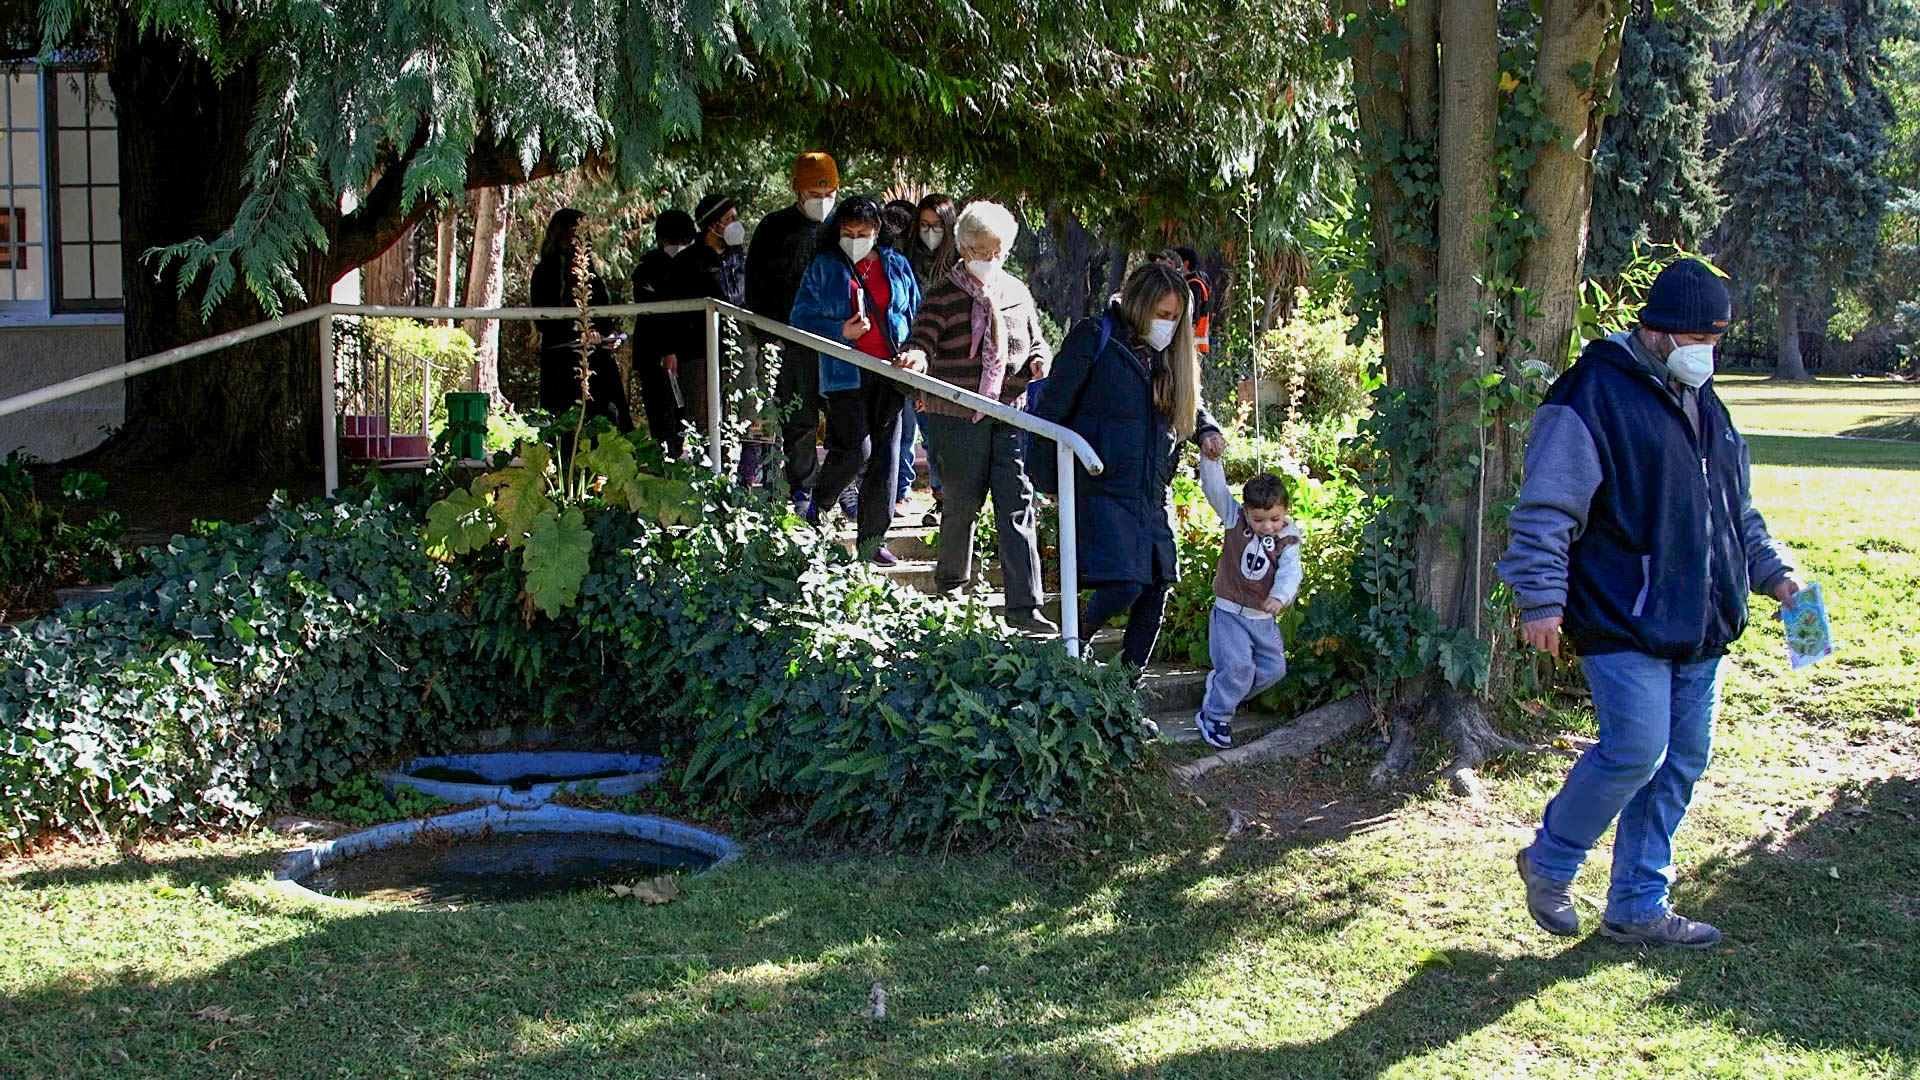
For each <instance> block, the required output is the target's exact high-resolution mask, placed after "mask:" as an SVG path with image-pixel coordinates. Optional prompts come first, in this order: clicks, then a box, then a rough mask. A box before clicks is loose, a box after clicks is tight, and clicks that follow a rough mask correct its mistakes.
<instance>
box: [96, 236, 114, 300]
mask: <svg viewBox="0 0 1920 1080" xmlns="http://www.w3.org/2000/svg"><path fill="white" fill-rule="evenodd" d="M93 281H94V285H95V286H96V287H97V288H98V289H99V290H100V294H99V295H100V299H102V300H118V299H120V247H119V245H117V244H95V245H93Z"/></svg>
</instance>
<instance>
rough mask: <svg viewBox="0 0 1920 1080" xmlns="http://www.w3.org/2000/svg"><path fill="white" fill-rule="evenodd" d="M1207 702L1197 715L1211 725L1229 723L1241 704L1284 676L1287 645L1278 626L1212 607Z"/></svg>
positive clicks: (1268, 620)
mask: <svg viewBox="0 0 1920 1080" xmlns="http://www.w3.org/2000/svg"><path fill="white" fill-rule="evenodd" d="M1207 653H1208V654H1209V655H1210V656H1212V657H1213V670H1212V671H1211V672H1208V673H1207V699H1206V701H1204V702H1202V703H1201V705H1200V713H1201V715H1203V716H1205V717H1206V718H1207V719H1208V720H1211V721H1213V722H1214V723H1220V722H1222V721H1231V720H1232V719H1233V713H1234V710H1235V709H1238V708H1239V707H1240V703H1241V702H1243V701H1245V700H1247V699H1248V698H1250V697H1252V696H1253V695H1255V694H1258V693H1260V692H1261V691H1263V690H1265V689H1267V688H1268V687H1270V686H1272V685H1274V684H1275V683H1277V682H1279V681H1280V680H1281V679H1283V678H1285V677H1286V674H1287V646H1286V643H1285V642H1284V641H1282V640H1281V639H1280V624H1279V623H1277V622H1275V621H1274V620H1272V619H1250V618H1248V617H1246V616H1245V615H1236V614H1234V613H1233V612H1231V611H1222V610H1220V609H1219V608H1214V609H1213V611H1212V613H1211V614H1210V615H1209V616H1208V621H1207Z"/></svg>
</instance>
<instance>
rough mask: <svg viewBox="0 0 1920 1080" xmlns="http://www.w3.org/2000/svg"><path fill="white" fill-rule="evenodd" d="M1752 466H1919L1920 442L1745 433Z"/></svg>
mask: <svg viewBox="0 0 1920 1080" xmlns="http://www.w3.org/2000/svg"><path fill="white" fill-rule="evenodd" d="M1745 438H1746V440H1747V447H1748V448H1749V449H1750V450H1751V451H1752V454H1753V463H1754V464H1755V465H1779V466H1785V467H1788V468H1811V469H1820V468H1826V469H1902V470H1904V469H1920V442H1916V443H1913V444H1912V445H1906V444H1904V443H1897V442H1866V441H1863V440H1859V439H1836V438H1833V437H1832V436H1829V435H1747V436H1745Z"/></svg>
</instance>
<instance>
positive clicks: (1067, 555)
mask: <svg viewBox="0 0 1920 1080" xmlns="http://www.w3.org/2000/svg"><path fill="white" fill-rule="evenodd" d="M1053 454H1054V461H1055V463H1056V466H1057V467H1058V468H1059V470H1060V472H1059V476H1060V483H1059V486H1060V507H1059V511H1060V640H1062V641H1064V642H1066V645H1067V655H1068V656H1079V655H1080V654H1081V648H1080V536H1079V532H1080V529H1079V525H1080V522H1079V520H1078V516H1079V515H1078V508H1077V507H1076V506H1075V504H1074V488H1075V487H1076V486H1077V481H1078V477H1076V476H1075V475H1074V459H1073V450H1072V448H1070V447H1069V446H1067V444H1066V443H1063V442H1056V443H1054V444H1053ZM1096 629H1097V628H1096Z"/></svg>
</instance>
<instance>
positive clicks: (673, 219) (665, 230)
mask: <svg viewBox="0 0 1920 1080" xmlns="http://www.w3.org/2000/svg"><path fill="white" fill-rule="evenodd" d="M653 238H654V239H655V240H656V241H658V242H660V243H662V244H691V243H693V242H694V241H695V240H698V239H700V230H698V229H696V228H694V227H693V219H692V218H691V217H688V216H687V212H686V211H685V210H668V211H667V212H665V213H663V214H661V215H660V217H659V219H658V220H656V221H655V222H654V223H653Z"/></svg>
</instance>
